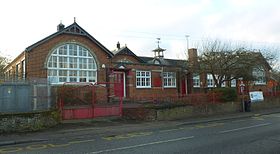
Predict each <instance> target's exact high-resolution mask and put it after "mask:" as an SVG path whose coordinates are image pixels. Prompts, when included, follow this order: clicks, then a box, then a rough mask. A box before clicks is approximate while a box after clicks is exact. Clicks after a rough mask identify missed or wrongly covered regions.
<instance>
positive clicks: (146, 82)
mask: <svg viewBox="0 0 280 154" xmlns="http://www.w3.org/2000/svg"><path fill="white" fill-rule="evenodd" d="M136 88H151V72H150V71H136Z"/></svg>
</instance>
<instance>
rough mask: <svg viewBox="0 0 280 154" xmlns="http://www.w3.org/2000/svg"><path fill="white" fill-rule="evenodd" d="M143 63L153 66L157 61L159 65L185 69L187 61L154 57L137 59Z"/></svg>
mask: <svg viewBox="0 0 280 154" xmlns="http://www.w3.org/2000/svg"><path fill="white" fill-rule="evenodd" d="M139 58H141V59H142V60H143V61H144V62H145V63H148V64H154V63H153V62H154V61H155V60H159V61H160V64H161V65H166V66H177V67H187V60H180V59H165V58H164V59H155V58H154V57H139Z"/></svg>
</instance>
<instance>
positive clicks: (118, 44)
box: [117, 41, 121, 50]
mask: <svg viewBox="0 0 280 154" xmlns="http://www.w3.org/2000/svg"><path fill="white" fill-rule="evenodd" d="M120 48H121V44H120V42H119V41H118V43H117V49H118V50H120Z"/></svg>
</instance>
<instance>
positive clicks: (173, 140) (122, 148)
mask: <svg viewBox="0 0 280 154" xmlns="http://www.w3.org/2000/svg"><path fill="white" fill-rule="evenodd" d="M191 138H194V136H188V137H181V138H175V139H170V140H163V141H157V142H150V143H144V144H137V145H132V146H126V147H120V148H115V149H106V150H100V151H95V152H91V154H96V153H104V152H112V151H119V150H126V149H133V148H138V147H144V146H149V145H155V144H162V143H168V142H176V141H182V140H187V139H191Z"/></svg>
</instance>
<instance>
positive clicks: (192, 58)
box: [188, 48, 198, 67]
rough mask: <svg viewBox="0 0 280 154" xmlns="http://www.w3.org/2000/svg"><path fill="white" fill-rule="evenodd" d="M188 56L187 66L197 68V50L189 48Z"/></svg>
mask: <svg viewBox="0 0 280 154" xmlns="http://www.w3.org/2000/svg"><path fill="white" fill-rule="evenodd" d="M188 55H189V59H188V60H189V66H190V67H198V57H197V49H195V48H190V49H189V50H188Z"/></svg>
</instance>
